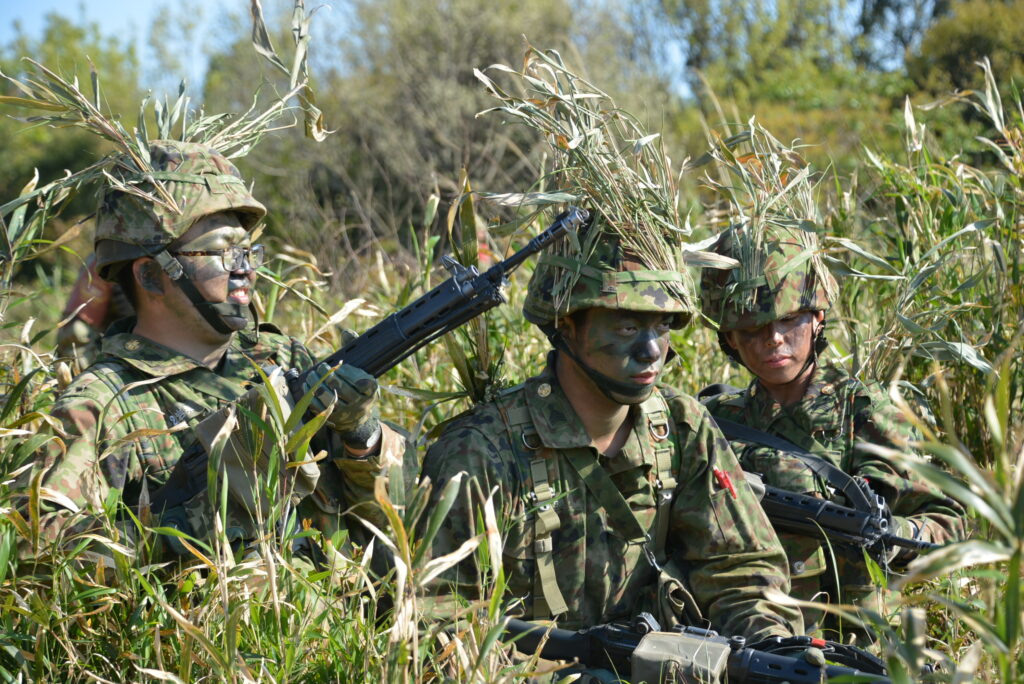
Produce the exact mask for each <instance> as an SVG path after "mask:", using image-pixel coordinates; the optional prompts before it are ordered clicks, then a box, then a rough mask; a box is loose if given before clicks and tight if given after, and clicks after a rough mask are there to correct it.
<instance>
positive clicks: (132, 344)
mask: <svg viewBox="0 0 1024 684" xmlns="http://www.w3.org/2000/svg"><path fill="white" fill-rule="evenodd" d="M141 346H142V343H141V342H139V341H138V340H128V341H127V342H125V343H124V348H125V349H126V350H127V351H135V350H136V349H138V348H139V347H141Z"/></svg>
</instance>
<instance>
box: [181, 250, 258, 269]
mask: <svg viewBox="0 0 1024 684" xmlns="http://www.w3.org/2000/svg"><path fill="white" fill-rule="evenodd" d="M257 251H258V253H259V255H260V257H259V262H258V263H253V258H252V255H253V253H254V252H257ZM266 252H267V250H266V247H264V245H263V244H261V243H257V244H255V245H249V246H248V247H242V246H241V245H232V246H230V247H226V248H224V249H203V250H196V251H190V252H171V254H173V255H174V256H189V257H197V256H219V257H220V263H221V266H223V267H224V270H225V271H227V272H228V273H231V272H233V271H240V270H242V265H243V263H247V264H248V265H249V267H250V268H252V269H253V270H256V269H257V268H259V267H260V266H262V265H263V261H264V258H265V255H266ZM229 253H231V254H232V255H233V260H232V262H231V264H228V263H227V262H226V261H225V257H227V256H228V254H229Z"/></svg>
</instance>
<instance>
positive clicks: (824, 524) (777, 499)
mask: <svg viewBox="0 0 1024 684" xmlns="http://www.w3.org/2000/svg"><path fill="white" fill-rule="evenodd" d="M857 479H858V480H859V481H860V482H861V483H863V486H864V487H865V488H867V487H868V483H867V482H864V481H863V480H862V479H861V478H857ZM764 490H765V493H764V498H763V499H761V507H762V508H764V512H765V513H766V514H768V519H769V520H770V521H771V523H772V527H774V528H775V531H776V532H790V533H794V534H800V535H803V536H807V537H815V538H817V539H820V540H822V541H829V542H832V543H838V544H841V545H844V546H850V547H855V548H862V549H867V550H868V552H869V553H871V554H872V555H873V556H875V557H876V558H881V557H883V556H884V555H885V554H884V549H885V548H886V547H891V546H900V547H902V548H905V549H910V550H911V551H915V552H917V553H921V552H923V551H931V550H932V549H937V548H939V545H938V544H932V543H931V542H926V541H922V540H920V539H907V538H905V537H898V536H896V535H895V534H893V533H892V532H890V531H889V516H888V515H886V513H888V507H886V509H885V511H884V512H881V513H879V512H875V511H862V510H857V509H855V508H850V507H848V506H841V505H839V504H837V503H835V502H832V501H829V500H827V499H819V498H818V497H816V496H810V495H807V494H798V493H796V492H789V491H786V490H785V489H779V488H778V487H770V486H768V485H765V487H764ZM869 491H870V490H869Z"/></svg>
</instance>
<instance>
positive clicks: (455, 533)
mask: <svg viewBox="0 0 1024 684" xmlns="http://www.w3.org/2000/svg"><path fill="white" fill-rule="evenodd" d="M471 415H472V414H471ZM499 439H501V437H500V436H498V437H497V438H496V437H495V436H494V435H491V434H488V433H486V432H485V431H484V430H482V429H480V427H479V426H477V425H473V424H472V423H471V422H470V421H468V420H462V421H460V422H458V423H455V424H453V425H452V426H450V427H449V428H448V429H447V430H446V431H445V433H444V434H443V435H442V436H441V437H440V438H439V439H438V441H437V442H435V443H434V444H433V445H432V446H431V447H430V448H429V449H428V450H427V454H426V456H425V457H424V459H423V467H422V470H421V483H422V482H426V480H427V479H429V481H430V487H431V490H430V503H428V505H427V507H426V511H425V513H424V514H423V518H422V519H421V520H420V521H419V523H420V532H421V533H422V531H423V530H424V529H426V525H427V522H428V520H429V518H430V515H431V512H432V511H433V510H434V509H435V508H436V506H437V504H438V502H439V500H440V498H441V494H442V493H443V491H444V488H445V486H446V485H447V484H448V483H449V482H450V481H451V480H452V478H454V477H456V476H457V475H459V474H460V473H461V474H462V482H461V484H460V485H459V493H458V496H457V497H456V498H455V503H454V505H453V506H452V508H451V510H450V511H449V512H448V515H446V516H445V518H444V520H443V522H442V523H441V527H440V529H439V530H438V532H437V536H436V537H435V538H434V541H433V544H432V545H431V554H432V556H433V558H435V559H437V558H440V557H441V556H444V555H446V554H449V553H452V552H454V551H456V550H457V549H458V548H459V547H460V546H461V545H462V544H463V543H464V542H465V541H467V540H468V539H470V538H471V537H473V536H475V535H476V534H478V530H477V529H476V528H477V525H476V523H477V519H478V514H479V512H480V511H481V510H482V502H483V501H484V500H485V498H486V497H487V496H488V495H489V494H490V492H491V490H492V489H493V488H495V487H497V491H496V493H495V501H494V507H495V513H496V515H497V516H498V524H499V526H501V525H502V522H503V521H505V520H508V519H509V516H510V515H511V511H510V510H509V509H510V506H511V502H512V501H513V500H514V497H513V496H511V495H510V494H511V492H510V491H509V487H510V486H514V485H513V484H512V483H514V482H516V481H517V478H516V477H515V476H514V473H512V472H511V470H510V469H511V468H512V467H513V466H512V465H511V463H509V461H508V460H507V459H506V458H504V457H503V453H507V451H503V450H502V448H501V444H499V443H498V441H497V440H499ZM432 590H433V593H435V594H440V595H455V594H458V595H461V596H464V597H467V598H471V597H476V596H477V595H478V594H479V593H480V573H479V572H478V569H477V566H476V563H475V554H471V555H470V556H469V557H468V558H466V559H465V560H463V561H462V562H461V563H459V564H458V565H455V566H453V567H452V568H450V569H449V570H448V571H446V572H445V573H444V574H443V575H442V576H441V577H440V578H439V581H438V582H437V583H435V585H434V586H433V587H432ZM435 612H441V611H435Z"/></svg>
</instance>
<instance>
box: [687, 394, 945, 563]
mask: <svg viewBox="0 0 1024 684" xmlns="http://www.w3.org/2000/svg"><path fill="white" fill-rule="evenodd" d="M701 395H702V396H705V392H702V393H701ZM715 423H717V424H718V427H719V428H721V430H722V433H723V434H724V435H725V436H726V438H727V439H729V440H738V441H742V442H747V443H752V444H761V445H763V446H767V447H770V448H772V449H775V450H776V451H777V452H778V453H780V454H785V455H787V456H790V457H792V458H795V459H797V460H799V461H801V462H802V463H803V464H804V465H805V466H807V467H808V468H809V469H810V470H811V471H812V472H814V474H815V475H817V476H819V477H820V478H822V479H823V480H824V481H825V482H827V483H828V484H829V485H830V486H831V487H832V488H834V489H835V490H836V491H837V492H838V493H840V494H842V495H843V497H844V498H845V499H846V501H847V503H849V504H850V505H849V506H844V505H841V504H838V503H835V502H834V501H829V500H827V499H819V498H818V497H815V496H810V495H807V494H799V493H796V492H790V491H787V490H785V489H779V488H777V487H771V486H768V485H760V486H757V487H755V489H761V488H763V489H764V496H763V497H762V498H761V506H762V508H764V511H765V513H766V514H767V515H768V519H769V520H770V521H771V523H772V527H774V528H775V531H776V532H790V533H793V534H799V535H803V536H808V537H814V538H816V539H820V540H822V541H828V542H830V543H833V544H839V545H843V546H847V547H856V548H861V549H866V550H867V551H868V553H870V554H871V555H872V556H873V557H874V558H875V559H876V560H878V561H880V562H885V561H886V560H887V558H888V557H890V556H891V554H890V550H891V549H892V548H893V547H901V548H903V549H907V550H908V551H909V553H907V552H903V553H901V554H899V557H900V559H901V560H903V559H906V560H908V561H909V560H910V559H912V558H913V557H916V555H917V554H919V553H922V552H925V551H931V550H932V549H936V548H938V546H939V545H938V544H933V543H931V542H926V541H923V540H920V539H907V538H905V537H901V536H899V535H897V534H896V532H895V531H893V530H891V529H890V527H889V526H890V523H891V522H892V513H891V512H890V511H889V506H888V504H887V503H886V502H885V500H884V499H883V498H882V497H881V496H879V495H878V494H876V493H875V492H874V491H872V489H871V486H870V484H869V483H868V482H867V481H866V480H864V478H861V477H853V476H852V475H850V474H849V473H846V472H845V471H843V470H841V469H839V468H837V467H836V466H834V465H832V464H831V463H829V462H828V461H826V460H825V459H823V458H821V457H819V456H816V455H814V454H812V453H810V452H809V451H806V450H804V449H801V448H800V447H799V446H797V445H795V444H793V443H791V442H789V441H788V440H785V439H782V438H780V437H777V436H776V435H771V434H768V433H766V432H762V431H761V430H755V429H753V428H751V427H748V426H746V425H742V424H740V423H736V422H734V421H731V420H727V419H724V418H715Z"/></svg>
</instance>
